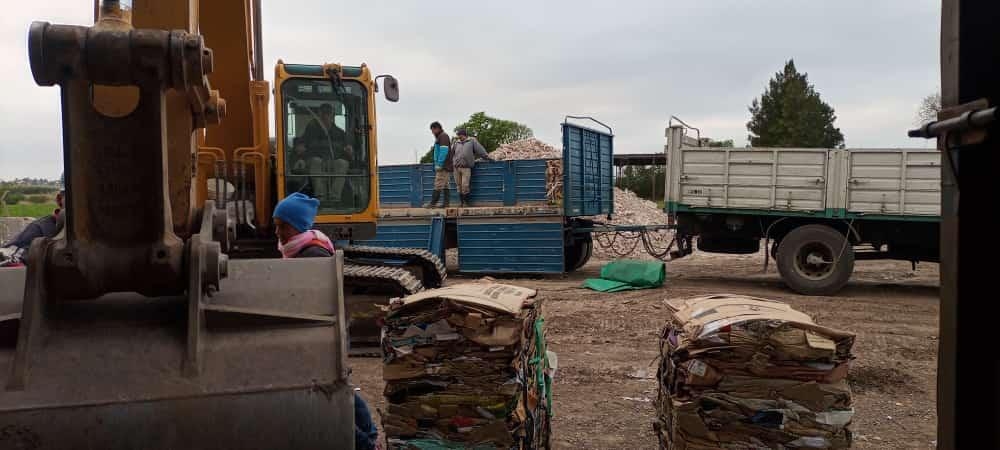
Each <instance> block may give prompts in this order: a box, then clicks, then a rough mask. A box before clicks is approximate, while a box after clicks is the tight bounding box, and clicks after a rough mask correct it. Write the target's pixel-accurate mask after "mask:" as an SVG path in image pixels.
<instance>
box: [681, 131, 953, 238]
mask: <svg viewBox="0 0 1000 450" xmlns="http://www.w3.org/2000/svg"><path fill="white" fill-rule="evenodd" d="M940 158H941V157H940V153H939V152H938V151H936V150H934V149H802V148H729V149H720V148H700V147H681V148H668V155H667V161H668V177H667V193H668V197H667V210H668V212H673V213H676V212H684V211H695V212H698V211H700V212H712V211H713V210H716V211H719V212H726V213H730V214H732V213H741V212H742V213H747V214H768V215H793V216H816V217H826V218H848V219H859V218H864V219H893V220H900V219H906V220H923V221H933V220H938V218H939V216H940V199H941V167H940V166H941V159H940Z"/></svg>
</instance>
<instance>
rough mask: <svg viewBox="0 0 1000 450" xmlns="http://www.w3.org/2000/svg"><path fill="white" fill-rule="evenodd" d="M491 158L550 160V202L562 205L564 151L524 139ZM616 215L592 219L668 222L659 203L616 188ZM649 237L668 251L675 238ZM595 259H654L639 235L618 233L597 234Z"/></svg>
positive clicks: (503, 147)
mask: <svg viewBox="0 0 1000 450" xmlns="http://www.w3.org/2000/svg"><path fill="white" fill-rule="evenodd" d="M490 158H493V159H494V160H497V161H509V160H522V159H548V160H549V161H548V163H547V164H546V180H547V183H546V190H547V196H546V198H548V200H549V202H551V203H554V204H557V203H561V202H562V192H563V189H562V188H563V161H562V152H561V151H560V150H559V149H557V148H555V147H553V146H551V145H549V144H546V143H545V142H542V141H540V140H538V139H535V138H528V139H522V140H519V141H514V142H511V143H509V144H503V145H501V146H499V147H497V149H496V150H495V151H493V152H491V153H490ZM614 202H615V206H614V214H613V215H612V217H611V219H610V220H608V218H607V217H603V216H600V217H592V218H591V219H593V220H594V221H596V222H599V223H606V224H609V225H660V224H666V223H667V214H666V213H664V212H663V210H662V209H660V208H659V207H658V206H657V205H656V203H654V202H651V201H649V200H646V199H643V198H640V197H639V196H637V195H635V193H634V192H632V191H628V190H625V189H620V188H617V187H616V188H614ZM648 237H649V239H650V241H651V243H652V245H653V246H654V247H656V248H658V249H665V248H666V247H667V246H669V245H670V241H671V240H672V239H673V232H671V231H667V230H662V231H655V232H650V233H649V234H648ZM594 257H596V258H598V259H602V260H612V259H617V258H639V259H654V258H653V257H652V256H650V255H649V254H648V253H647V252H646V251H645V250H644V248H643V246H642V244H641V243H640V242H639V236H638V235H637V234H635V233H615V234H609V235H606V236H604V235H597V244H596V245H595V246H594Z"/></svg>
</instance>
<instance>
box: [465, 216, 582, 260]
mask: <svg viewBox="0 0 1000 450" xmlns="http://www.w3.org/2000/svg"><path fill="white" fill-rule="evenodd" d="M458 248H459V250H458V265H459V270H460V271H462V272H471V273H475V272H479V273H562V272H563V271H564V270H565V263H564V261H563V258H564V256H563V225H562V220H561V219H560V218H554V219H553V220H550V221H547V222H541V221H539V222H535V221H532V222H525V220H524V219H523V218H521V219H519V218H510V217H508V218H496V219H478V220H472V221H463V220H461V219H460V220H459V221H458Z"/></svg>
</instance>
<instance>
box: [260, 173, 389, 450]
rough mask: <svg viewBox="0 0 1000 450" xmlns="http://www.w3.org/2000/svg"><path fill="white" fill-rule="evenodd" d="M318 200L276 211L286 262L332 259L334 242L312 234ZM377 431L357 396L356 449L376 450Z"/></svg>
mask: <svg viewBox="0 0 1000 450" xmlns="http://www.w3.org/2000/svg"><path fill="white" fill-rule="evenodd" d="M318 209H319V200H316V199H315V198H311V197H309V196H308V195H305V194H302V193H299V192H296V193H293V194H291V195H289V196H288V197H285V199H284V200H282V201H281V202H279V203H278V206H276V207H275V208H274V234H275V235H277V236H278V250H281V256H282V257H283V258H321V257H330V256H333V242H332V241H331V240H330V238H328V237H327V236H326V235H325V234H323V232H322V231H319V230H313V229H312V226H313V221H314V220H316V212H317V211H318ZM377 443H378V428H377V427H376V426H375V423H374V422H373V421H372V416H371V412H370V411H369V410H368V405H367V404H366V403H365V401H364V399H362V398H361V396H360V395H358V393H357V392H355V393H354V448H355V449H357V450H375V449H376V448H378V447H377Z"/></svg>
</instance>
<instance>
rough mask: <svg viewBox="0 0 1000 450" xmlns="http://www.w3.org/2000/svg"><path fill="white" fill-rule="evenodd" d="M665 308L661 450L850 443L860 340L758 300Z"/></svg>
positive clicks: (701, 301)
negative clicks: (852, 367) (854, 350)
mask: <svg viewBox="0 0 1000 450" xmlns="http://www.w3.org/2000/svg"><path fill="white" fill-rule="evenodd" d="M667 306H668V309H669V313H670V319H669V322H668V323H667V325H666V326H665V327H664V328H663V332H662V334H661V335H660V368H659V371H658V373H657V379H658V380H659V394H658V397H657V401H656V408H657V420H656V422H655V428H656V431H657V435H658V436H659V440H660V448H671V449H703V448H824V449H843V448H849V447H850V446H851V432H850V429H849V425H850V423H851V420H852V418H853V417H854V409H853V408H852V406H851V405H852V399H851V389H850V387H849V385H848V383H847V372H848V365H849V362H850V360H851V359H852V358H853V357H852V355H851V347H852V346H853V344H854V335H853V334H851V333H847V332H844V331H838V330H834V329H831V328H827V327H823V326H820V325H816V324H815V323H814V322H813V321H812V319H811V318H810V317H809V316H808V315H806V314H803V313H801V312H799V311H796V310H794V309H792V308H791V307H790V306H788V305H787V304H784V303H780V302H775V301H770V300H764V299H760V298H753V297H746V296H738V295H713V296H705V297H697V298H691V299H678V300H672V301H668V302H667Z"/></svg>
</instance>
